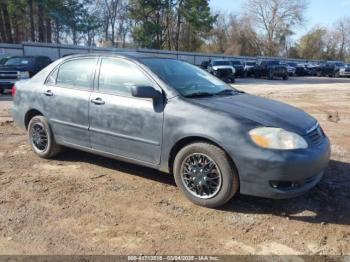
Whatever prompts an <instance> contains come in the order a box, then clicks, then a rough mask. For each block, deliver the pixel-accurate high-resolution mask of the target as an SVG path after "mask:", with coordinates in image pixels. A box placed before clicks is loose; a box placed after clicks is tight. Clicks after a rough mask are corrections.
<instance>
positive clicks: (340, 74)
mask: <svg viewBox="0 0 350 262" xmlns="http://www.w3.org/2000/svg"><path fill="white" fill-rule="evenodd" d="M339 76H350V72H347V71H340V72H339Z"/></svg>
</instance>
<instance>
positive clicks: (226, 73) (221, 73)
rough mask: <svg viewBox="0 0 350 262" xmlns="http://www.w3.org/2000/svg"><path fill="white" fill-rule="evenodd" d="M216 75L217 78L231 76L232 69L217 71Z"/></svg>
mask: <svg viewBox="0 0 350 262" xmlns="http://www.w3.org/2000/svg"><path fill="white" fill-rule="evenodd" d="M217 74H218V76H219V77H228V76H230V75H231V74H232V69H219V70H218V73H217Z"/></svg>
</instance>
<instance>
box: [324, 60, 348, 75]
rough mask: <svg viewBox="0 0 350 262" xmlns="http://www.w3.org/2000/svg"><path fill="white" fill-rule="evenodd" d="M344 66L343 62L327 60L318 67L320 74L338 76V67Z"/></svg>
mask: <svg viewBox="0 0 350 262" xmlns="http://www.w3.org/2000/svg"><path fill="white" fill-rule="evenodd" d="M341 68H345V63H344V62H338V61H329V62H327V63H326V64H325V65H324V66H322V67H321V69H320V73H319V75H320V76H328V77H340V69H341Z"/></svg>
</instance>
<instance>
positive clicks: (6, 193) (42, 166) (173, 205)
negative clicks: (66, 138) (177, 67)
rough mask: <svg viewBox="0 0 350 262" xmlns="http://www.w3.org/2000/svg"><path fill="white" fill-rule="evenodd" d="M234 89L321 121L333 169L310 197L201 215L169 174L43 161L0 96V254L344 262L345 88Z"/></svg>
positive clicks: (73, 159) (349, 237)
mask: <svg viewBox="0 0 350 262" xmlns="http://www.w3.org/2000/svg"><path fill="white" fill-rule="evenodd" d="M234 86H235V87H237V88H238V89H241V90H244V91H246V92H248V93H253V94H257V95H260V96H264V97H269V98H273V99H276V100H280V101H283V102H287V103H289V104H292V105H295V106H298V107H300V108H302V109H304V110H305V111H307V112H308V113H310V114H312V115H313V116H315V117H316V118H317V119H318V120H319V121H320V123H321V125H322V126H323V128H324V130H325V132H326V133H327V135H328V136H329V137H330V139H331V143H332V161H331V163H330V166H329V168H328V170H327V172H326V176H325V178H324V179H323V181H322V182H321V183H320V184H319V185H318V186H317V187H316V188H315V189H314V190H312V191H311V192H309V193H308V194H306V195H304V196H301V197H298V198H295V199H290V200H278V201H277V200H268V199H261V198H254V197H248V196H236V197H235V198H234V199H233V200H232V201H230V203H228V204H227V205H226V206H224V207H223V208H221V209H218V210H213V209H206V208H202V207H198V206H195V205H193V204H191V203H190V202H189V201H188V200H186V199H185V197H184V196H183V195H182V194H181V193H180V192H179V190H178V189H177V188H176V186H175V183H174V179H173V177H172V176H171V175H168V174H163V173H160V172H157V171H154V170H151V169H146V168H143V167H138V166H134V165H130V164H125V163H122V162H118V161H115V160H110V159H107V158H103V157H99V156H94V155H90V154H87V153H82V152H78V151H74V150H67V151H66V152H65V153H64V154H62V155H60V156H59V157H58V158H56V159H54V160H42V159H39V158H38V157H36V156H35V155H34V153H32V151H31V150H30V148H29V146H28V145H27V143H26V135H25V133H24V132H23V131H21V130H19V129H17V128H16V127H14V126H13V124H12V123H11V121H10V120H11V118H10V117H9V116H10V113H9V112H10V111H9V106H10V105H11V102H10V101H8V100H9V99H8V98H6V97H2V98H1V97H0V98H1V99H0V254H123V255H125V254H144V255H146V254H147V255H154V254H197V255H202V254H338V255H345V254H347V255H350V226H349V225H350V79H330V78H297V79H291V80H290V81H288V82H287V81H286V82H283V81H278V80H277V81H259V82H257V80H254V79H242V80H241V79H238V80H237V83H236V84H235V85H234Z"/></svg>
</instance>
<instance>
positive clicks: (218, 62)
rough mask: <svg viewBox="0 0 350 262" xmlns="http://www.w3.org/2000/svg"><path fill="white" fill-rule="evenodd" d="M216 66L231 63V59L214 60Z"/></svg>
mask: <svg viewBox="0 0 350 262" xmlns="http://www.w3.org/2000/svg"><path fill="white" fill-rule="evenodd" d="M213 65H214V66H222V65H231V64H230V61H214V62H213Z"/></svg>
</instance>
